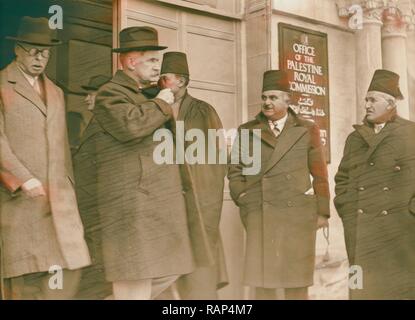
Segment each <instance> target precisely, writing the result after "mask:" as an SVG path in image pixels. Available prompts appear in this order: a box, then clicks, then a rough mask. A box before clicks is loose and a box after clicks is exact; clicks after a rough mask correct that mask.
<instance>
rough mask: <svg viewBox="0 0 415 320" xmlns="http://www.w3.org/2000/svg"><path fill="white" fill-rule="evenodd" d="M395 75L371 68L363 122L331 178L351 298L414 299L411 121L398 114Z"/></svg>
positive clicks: (414, 201) (414, 182)
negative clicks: (350, 278) (349, 270)
mask: <svg viewBox="0 0 415 320" xmlns="http://www.w3.org/2000/svg"><path fill="white" fill-rule="evenodd" d="M397 99H403V96H402V94H401V92H400V90H399V75H397V74H395V73H393V72H391V71H388V70H376V72H375V73H374V76H373V79H372V82H371V84H370V86H369V89H368V92H367V95H366V105H365V108H366V117H365V119H364V121H363V124H361V125H355V126H354V129H355V131H353V132H352V133H351V134H350V135H349V137H348V138H347V140H346V145H345V149H344V155H343V158H342V161H341V163H340V166H339V169H338V172H337V174H336V177H335V181H336V197H335V199H334V204H335V206H336V208H337V212H338V214H339V216H340V217H341V218H342V221H343V226H344V234H345V241H346V249H347V254H348V257H349V263H350V265H351V266H352V265H355V266H357V267H358V268H357V269H356V271H357V273H356V274H355V275H353V276H354V277H355V279H356V281H355V282H354V283H355V284H356V288H355V289H353V290H350V294H351V298H352V299H415V272H414V270H415V254H414V253H415V143H414V141H413V139H414V137H415V123H414V122H411V121H408V120H405V119H402V118H401V117H399V116H398V115H397V110H396V100H397Z"/></svg>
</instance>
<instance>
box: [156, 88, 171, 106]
mask: <svg viewBox="0 0 415 320" xmlns="http://www.w3.org/2000/svg"><path fill="white" fill-rule="evenodd" d="M156 98H158V99H161V100H163V101H165V102H166V103H168V104H173V103H174V94H173V92H172V91H171V89H163V90H161V91H160V92H159V94H158V95H157V97H156Z"/></svg>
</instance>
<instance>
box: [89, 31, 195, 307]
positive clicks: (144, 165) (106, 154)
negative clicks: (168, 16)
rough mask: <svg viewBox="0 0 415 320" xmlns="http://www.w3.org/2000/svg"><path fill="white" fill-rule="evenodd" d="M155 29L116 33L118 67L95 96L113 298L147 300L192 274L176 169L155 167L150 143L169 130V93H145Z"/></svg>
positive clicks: (155, 51) (153, 61)
mask: <svg viewBox="0 0 415 320" xmlns="http://www.w3.org/2000/svg"><path fill="white" fill-rule="evenodd" d="M165 48H166V47H163V46H160V45H159V44H158V35H157V31H156V30H155V29H153V28H150V27H130V28H126V29H124V30H122V31H121V32H120V47H119V48H117V49H113V50H114V52H118V53H120V62H121V64H122V68H123V70H118V71H117V72H116V74H115V75H114V77H113V78H112V79H111V80H110V81H109V82H108V83H107V84H105V85H104V86H102V87H101V88H100V89H99V91H98V94H97V97H96V104H95V108H94V110H93V113H94V118H93V120H92V122H91V124H90V126H91V128H90V129H89V130H91V131H95V130H96V131H97V133H96V137H95V141H96V161H97V170H98V176H97V179H98V180H97V196H98V211H99V214H100V219H101V221H100V223H101V229H102V250H103V259H104V267H105V275H106V279H107V281H109V282H112V285H113V294H114V298H115V299H150V298H154V297H156V296H157V295H158V294H159V293H161V292H162V291H163V290H164V289H166V288H168V287H169V286H170V285H171V284H172V283H173V282H175V281H176V279H177V278H178V277H179V276H180V275H182V274H186V273H190V272H192V271H193V269H194V261H193V255H192V249H191V245H190V238H189V231H188V223H187V216H186V209H185V202H184V196H183V192H182V191H183V190H182V186H181V181H180V172H179V167H178V166H177V165H175V164H172V165H169V164H160V165H159V164H156V162H155V161H154V160H153V151H154V149H155V147H156V146H157V145H158V143H159V142H157V141H154V140H153V134H154V132H155V131H156V130H157V129H159V128H165V127H167V126H171V120H172V109H171V107H170V104H172V103H173V102H174V96H173V93H172V92H171V90H170V89H163V90H161V91H160V92H159V93H158V95H157V96H156V97H155V98H153V99H148V98H147V97H146V96H145V95H144V94H143V89H144V88H145V87H148V86H149V85H150V84H151V83H153V82H157V81H158V79H159V74H160V66H159V64H160V52H159V51H160V50H163V49H165Z"/></svg>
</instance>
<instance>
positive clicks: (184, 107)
mask: <svg viewBox="0 0 415 320" xmlns="http://www.w3.org/2000/svg"><path fill="white" fill-rule="evenodd" d="M193 100H194V98H193V97H192V96H191V95H190V94H189V93H188V92H187V90H186V93H185V94H184V97H183V100H182V103H181V105H180V109H179V114H178V115H177V121H183V120H184V119H185V118H186V115H187V114H188V112H189V111H190V109H191V106H192V102H193Z"/></svg>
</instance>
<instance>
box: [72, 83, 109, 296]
mask: <svg viewBox="0 0 415 320" xmlns="http://www.w3.org/2000/svg"><path fill="white" fill-rule="evenodd" d="M109 80H110V78H108V77H106V76H103V75H98V76H94V77H92V78H91V79H90V80H89V81H88V83H87V84H85V85H82V86H81V87H82V89H84V90H85V92H86V93H87V96H86V98H85V102H86V104H87V110H86V111H85V112H84V120H85V124H86V125H87V127H86V129H85V130H84V132H83V134H82V135H81V137H80V144H79V146H78V147H77V148H76V149H73V155H72V157H73V166H74V175H75V183H76V184H75V186H76V188H75V190H76V197H77V200H78V207H79V213H80V214H81V219H82V223H83V225H84V229H85V239H86V242H87V244H88V249H89V252H90V255H91V259H92V265H91V266H89V267H87V268H84V269H82V275H81V281H80V284H79V289H78V293H77V295H76V298H77V299H88V300H100V299H105V298H106V297H108V296H110V295H111V294H112V285H111V283H110V282H107V281H106V280H105V274H104V265H103V261H102V243H101V224H100V218H99V214H98V204H97V199H96V198H97V167H96V156H95V155H96V141H95V138H96V134H97V133H98V132H99V131H98V130H88V124H89V123H90V121H91V119H92V116H93V114H92V110H93V109H94V106H95V97H96V95H97V92H98V89H99V88H100V87H101V86H102V85H104V84H105V83H107V82H108V81H109Z"/></svg>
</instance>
